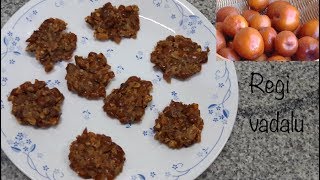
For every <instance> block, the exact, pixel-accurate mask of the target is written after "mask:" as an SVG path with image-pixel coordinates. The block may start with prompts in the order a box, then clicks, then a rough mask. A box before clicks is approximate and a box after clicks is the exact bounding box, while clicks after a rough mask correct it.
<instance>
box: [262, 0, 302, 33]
mask: <svg viewBox="0 0 320 180" xmlns="http://www.w3.org/2000/svg"><path fill="white" fill-rule="evenodd" d="M274 3H277V2H274ZM267 15H268V16H269V18H270V19H271V24H272V27H273V28H275V29H276V30H277V31H279V32H280V31H294V30H295V29H296V28H297V27H298V26H299V24H300V12H299V11H298V9H297V8H296V7H294V6H292V5H290V4H287V3H279V5H277V6H272V5H270V6H269V7H268V11H267Z"/></svg>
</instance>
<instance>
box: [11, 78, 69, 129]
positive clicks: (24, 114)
mask: <svg viewBox="0 0 320 180" xmlns="http://www.w3.org/2000/svg"><path fill="white" fill-rule="evenodd" d="M63 100H64V96H63V94H62V93H61V92H60V91H59V90H58V89H57V88H53V89H49V88H48V87H46V83H45V82H44V81H38V80H37V79H36V80H35V83H34V84H32V83H31V82H30V81H27V82H25V83H23V84H22V85H20V86H19V87H17V88H15V89H13V90H12V91H11V93H10V95H9V97H8V101H12V110H11V113H12V114H13V115H14V116H15V117H16V119H17V120H18V122H19V123H20V124H23V125H31V126H35V127H50V126H54V125H57V124H58V123H59V119H60V115H61V106H62V103H63Z"/></svg>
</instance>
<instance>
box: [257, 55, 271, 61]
mask: <svg viewBox="0 0 320 180" xmlns="http://www.w3.org/2000/svg"><path fill="white" fill-rule="evenodd" d="M267 59H268V56H267V55H266V54H262V55H261V56H259V57H258V58H256V59H254V61H257V62H259V61H266V60H267Z"/></svg>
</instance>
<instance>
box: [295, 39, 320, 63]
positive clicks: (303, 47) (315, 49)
mask: <svg viewBox="0 0 320 180" xmlns="http://www.w3.org/2000/svg"><path fill="white" fill-rule="evenodd" d="M294 58H295V60H298V61H302V60H305V61H314V60H316V59H319V41H318V40H317V39H315V38H313V37H309V36H305V37H302V38H300V39H299V40H298V50H297V52H296V54H295V55H294Z"/></svg>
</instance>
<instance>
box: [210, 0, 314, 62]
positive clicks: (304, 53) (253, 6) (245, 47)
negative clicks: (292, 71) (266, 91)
mask: <svg viewBox="0 0 320 180" xmlns="http://www.w3.org/2000/svg"><path fill="white" fill-rule="evenodd" d="M269 1H270V2H269ZM271 1H272V0H248V4H249V7H250V9H249V10H245V11H243V12H242V14H240V13H239V11H238V9H237V8H235V7H231V6H227V7H223V8H221V9H219V10H218V12H217V19H216V30H217V31H216V32H217V33H216V38H217V53H218V54H219V55H221V56H222V57H224V58H226V59H229V60H232V61H239V60H252V61H291V60H297V61H312V60H317V59H319V20H317V19H314V20H311V21H308V22H307V23H305V24H301V22H300V12H299V11H298V9H297V8H296V7H294V6H293V5H291V4H290V3H289V2H287V1H272V2H271ZM263 12H265V13H263Z"/></svg>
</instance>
